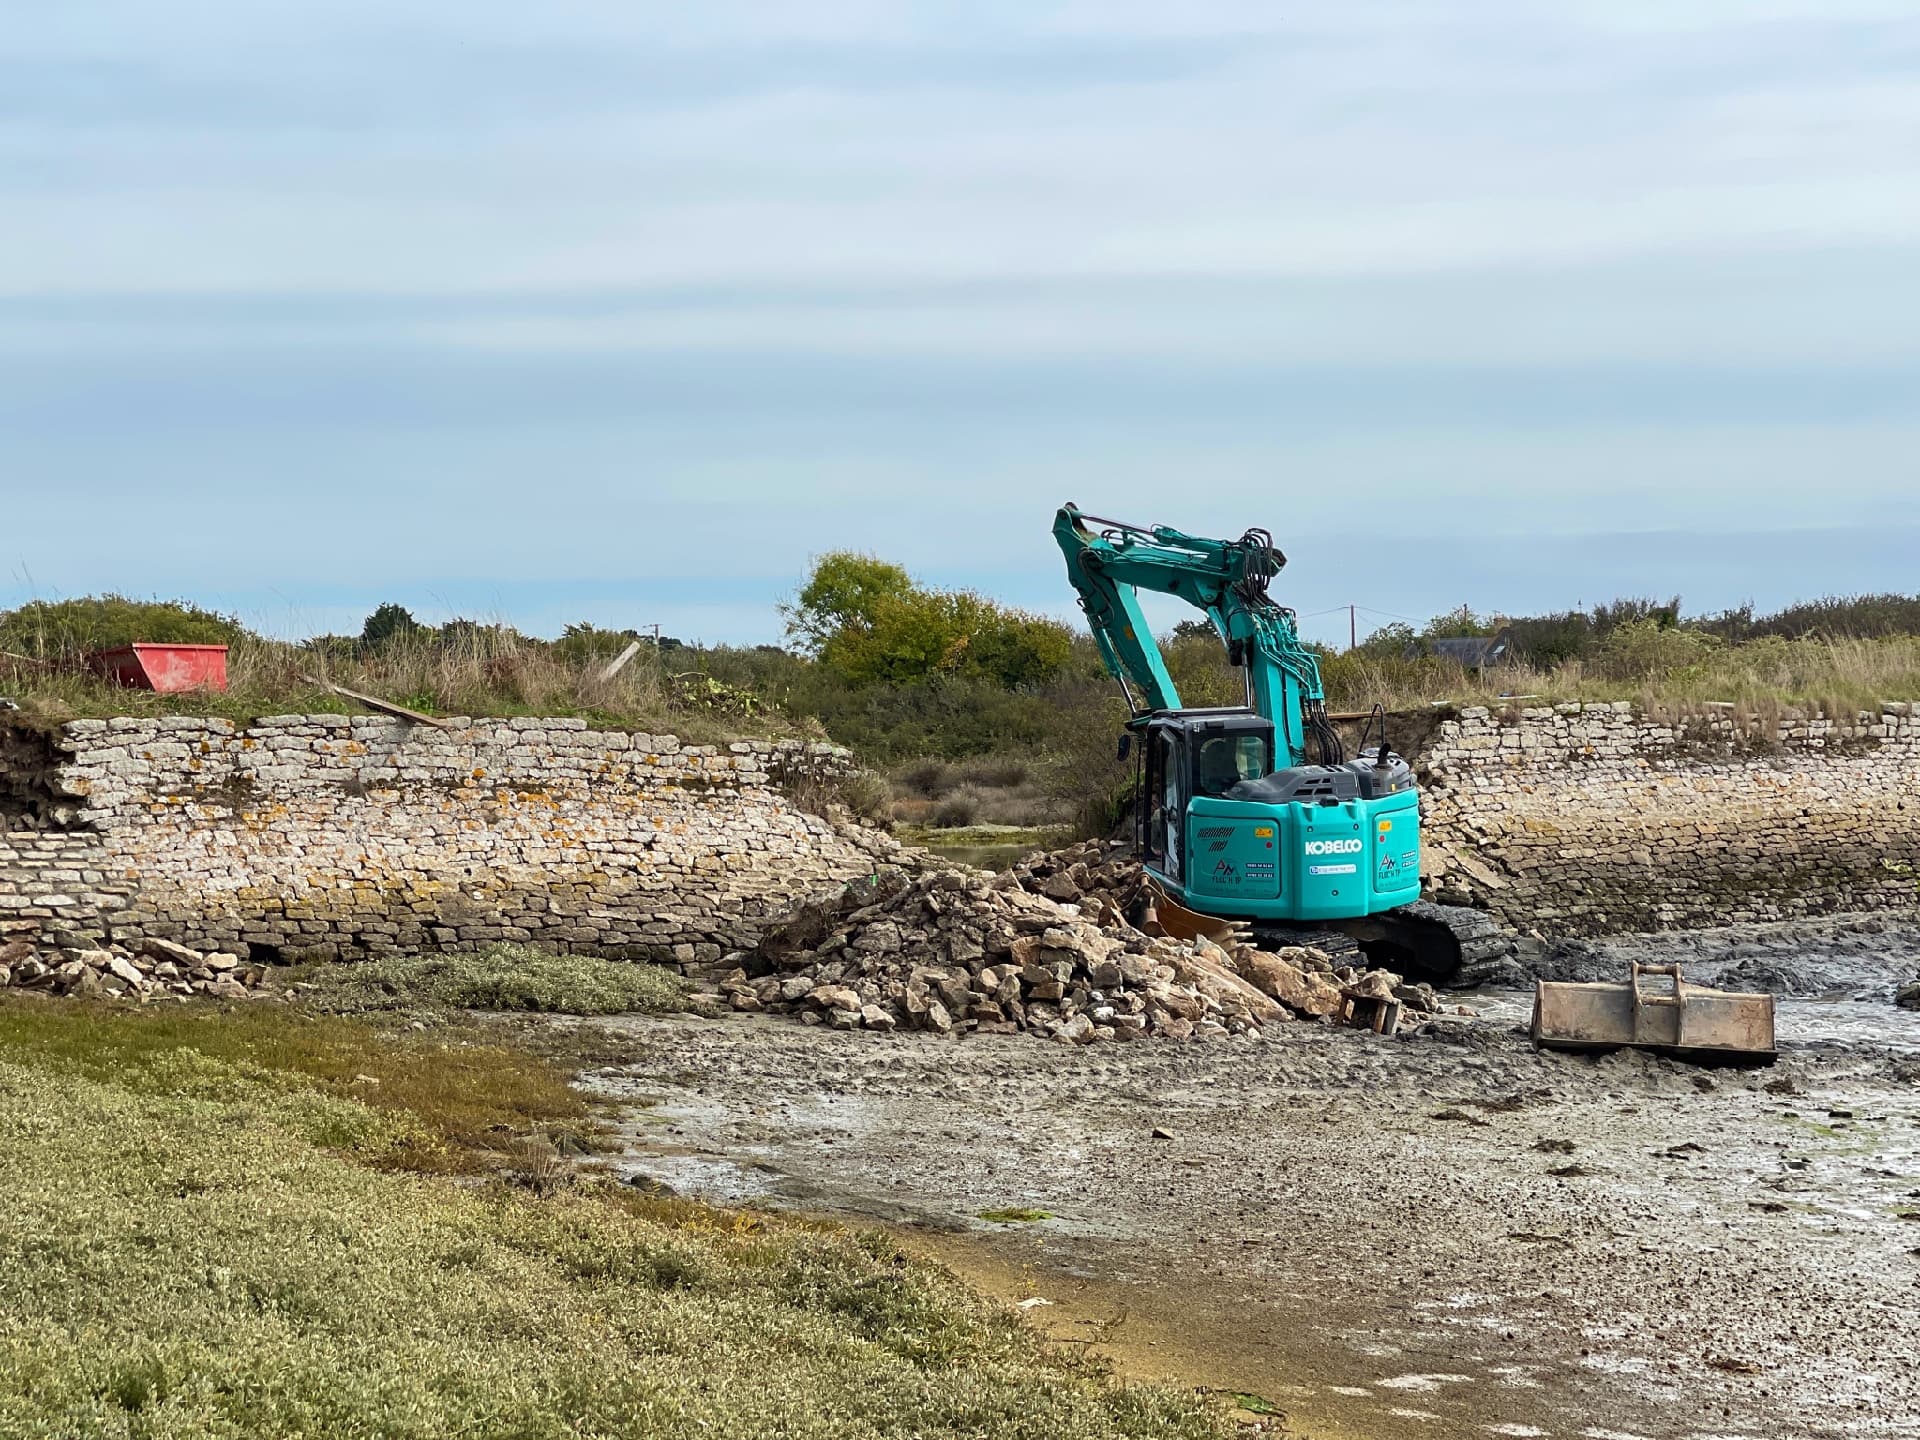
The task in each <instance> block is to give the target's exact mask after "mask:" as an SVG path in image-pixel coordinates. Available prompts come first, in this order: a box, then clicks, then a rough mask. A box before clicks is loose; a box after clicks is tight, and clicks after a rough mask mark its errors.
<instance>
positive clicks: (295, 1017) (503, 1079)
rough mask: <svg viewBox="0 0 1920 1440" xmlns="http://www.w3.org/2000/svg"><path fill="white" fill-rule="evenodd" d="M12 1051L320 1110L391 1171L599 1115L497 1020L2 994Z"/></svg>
mask: <svg viewBox="0 0 1920 1440" xmlns="http://www.w3.org/2000/svg"><path fill="white" fill-rule="evenodd" d="M0 1057H5V1058H7V1059H9V1060H13V1061H17V1062H19V1063H22V1064H28V1065H32V1066H34V1067H36V1068H39V1069H41V1070H46V1071H55V1072H59V1073H67V1074H73V1075H75V1076H78V1077H81V1078H83V1079H88V1080H99V1081H111V1082H112V1083H113V1084H114V1086H115V1088H116V1089H118V1090H120V1091H122V1092H124V1093H126V1094H129V1095H133V1096H140V1097H146V1098H151V1099H155V1100H161V1101H166V1100H183V1101H199V1100H205V1101H212V1102H234V1103H245V1102H255V1101H259V1102H271V1103H273V1104H277V1105H280V1106H281V1107H282V1109H283V1112H284V1113H286V1114H289V1115H290V1114H293V1113H295V1112H298V1113H300V1114H305V1115H308V1116H310V1118H311V1125H310V1126H309V1128H308V1129H307V1130H305V1131H303V1132H302V1133H304V1134H307V1135H308V1136H309V1138H313V1139H315V1140H316V1143H318V1141H319V1140H320V1139H323V1138H325V1137H327V1136H333V1137H335V1138H336V1139H337V1140H338V1142H339V1143H338V1144H337V1145H336V1146H335V1147H334V1148H339V1149H344V1150H346V1151H348V1152H350V1153H352V1154H353V1155H355V1156H356V1157H357V1158H359V1159H362V1160H364V1161H367V1162H368V1163H371V1164H375V1165H378V1166H381V1167H383V1168H388V1169H409V1170H420V1171H425V1172H441V1171H473V1170H477V1169H484V1168H487V1159H488V1157H489V1156H494V1155H498V1154H501V1153H503V1152H504V1149H505V1148H506V1147H509V1146H510V1145H511V1143H512V1142H513V1141H515V1140H517V1139H525V1138H529V1137H536V1136H544V1135H547V1134H549V1133H551V1132H559V1133H561V1134H564V1135H571V1134H574V1133H577V1132H579V1131H581V1130H582V1129H584V1128H585V1127H586V1126H587V1123H588V1111H587V1106H586V1103H585V1102H584V1101H583V1100H582V1099H581V1098H580V1096H579V1095H578V1094H577V1093H576V1092H575V1091H574V1090H572V1089H571V1088H570V1087H569V1086H568V1085H567V1083H566V1076H565V1075H564V1074H563V1073H562V1072H560V1071H559V1070H556V1069H555V1068H554V1067H553V1066H552V1065H551V1064H550V1063H549V1062H547V1061H546V1060H543V1059H540V1058H538V1057H536V1056H533V1055H530V1054H527V1053H525V1052H523V1051H520V1050H517V1049H513V1048H508V1047H505V1046H502V1045H501V1044H498V1043H496V1039H495V1037H493V1036H492V1035H489V1034H486V1033H485V1032H478V1033H469V1032H466V1031H461V1030H457V1029H448V1028H444V1027H443V1028H440V1029H437V1030H435V1031H430V1032H428V1033H424V1034H423V1033H419V1032H415V1031H413V1030H408V1029H398V1030H386V1029H381V1028H377V1027H376V1026H374V1025H372V1024H368V1023H365V1022H360V1021H355V1020H350V1019H347V1018H343V1017H339V1016H328V1015H312V1014H306V1013H303V1012H301V1011H299V1010H295V1009H288V1008H282V1007H277V1006H276V1007H268V1006H249V1007H246V1008H243V1009H239V1010H235V1011H233V1012H231V1013H222V1012H220V1011H218V1010H215V1009H213V1008H212V1007H210V1006H204V1005H193V1006H178V1007H176V1006H168V1007H165V1008H160V1007H154V1008H151V1009H142V1010H127V1009H122V1008H118V1007H113V1006H105V1005H101V1006H93V1005H85V1004H78V1003H69V1002H66V1001H58V1000H52V999H47V998H43V997H38V996H32V995H22V994H18V993H15V994H11V995H8V994H5V993H4V992H0ZM383 1117H384V1118H383ZM376 1122H378V1123H376Z"/></svg>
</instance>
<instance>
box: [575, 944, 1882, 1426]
mask: <svg viewBox="0 0 1920 1440" xmlns="http://www.w3.org/2000/svg"><path fill="white" fill-rule="evenodd" d="M1667 938H1669V937H1659V938H1658V939H1656V940H1648V941H1643V942H1634V943H1637V944H1641V945H1643V946H1644V947H1645V951H1646V954H1647V958H1654V957H1655V956H1658V955H1661V954H1663V953H1664V954H1666V955H1667V956H1668V958H1671V957H1672V951H1671V950H1667V951H1665V952H1663V950H1662V945H1661V942H1662V941H1664V940H1666V939H1667ZM1817 938H1818V937H1817V936H1816V937H1813V939H1806V940H1804V943H1803V944H1802V946H1801V948H1800V950H1799V951H1798V952H1796V954H1797V955H1798V956H1799V958H1800V960H1801V961H1802V962H1803V963H1804V962H1806V961H1807V956H1808V955H1809V953H1810V952H1811V950H1812V949H1814V948H1816V947H1815V946H1814V943H1813V940H1814V939H1817ZM1882 938H1883V939H1888V943H1887V944H1886V945H1884V946H1883V947H1882V953H1881V958H1880V959H1879V960H1877V961H1876V960H1875V959H1874V957H1872V956H1870V955H1867V954H1866V953H1865V950H1866V948H1867V947H1865V946H1862V947H1860V953H1855V951H1854V950H1852V949H1849V950H1848V951H1847V953H1845V954H1844V955H1842V956H1840V957H1838V959H1836V961H1835V962H1834V963H1835V964H1836V965H1839V966H1840V967H1841V969H1843V970H1846V971H1847V972H1848V974H1849V975H1850V976H1851V979H1850V980H1849V981H1848V983H1845V984H1841V985H1838V986H1835V985H1832V984H1827V983H1826V981H1828V980H1831V979H1833V978H1834V977H1833V975H1832V974H1825V975H1823V976H1820V977H1816V981H1817V983H1818V985H1819V988H1818V991H1817V993H1815V994H1811V995H1799V996H1790V997H1786V998H1783V999H1782V1000H1781V1002H1780V1008H1779V1025H1778V1028H1779V1034H1780V1039H1781V1056H1780V1059H1779V1061H1778V1062H1777V1063H1776V1064H1774V1065H1772V1066H1770V1067H1766V1068H1762V1069H1754V1070H1742V1069H1727V1068H1721V1069H1700V1068H1698V1067H1694V1066H1690V1065H1687V1064H1684V1063H1681V1062H1679V1061H1675V1060H1670V1059H1666V1058H1663V1057H1659V1056H1654V1055H1647V1054H1640V1053H1635V1052H1626V1051H1623V1052H1616V1053H1613V1054H1610V1055H1603V1056H1581V1055H1561V1054H1551V1053H1547V1054H1542V1053H1537V1052H1535V1051H1533V1050H1532V1049H1531V1047H1530V1046H1529V1045H1528V1043H1527V1041H1526V1038H1525V1035H1524V1033H1523V1031H1522V1028H1521V1022H1522V1021H1523V1020H1524V1017H1525V1013H1526V1006H1527V997H1526V996H1525V995H1523V994H1520V993H1517V992H1510V993H1501V994H1492V995H1489V994H1470V995H1462V996H1459V997H1457V998H1458V999H1460V1000H1461V1001H1463V1002H1464V1003H1466V1004H1468V1005H1470V1006H1472V1007H1473V1008H1474V1009H1475V1010H1476V1011H1477V1012H1478V1013H1477V1014H1476V1015H1474V1016H1472V1017H1455V1018H1453V1019H1449V1020H1446V1021H1443V1022H1441V1023H1440V1024H1438V1025H1436V1026H1434V1027H1432V1028H1431V1029H1430V1030H1429V1031H1428V1032H1426V1033H1423V1034H1421V1035H1419V1036H1416V1037H1413V1038H1404V1037H1403V1038H1398V1039H1381V1038H1379V1037H1375V1036H1371V1035H1366V1034H1361V1033H1358V1032H1351V1031H1339V1030H1333V1029H1330V1028H1327V1027H1324V1026H1320V1025H1315V1024H1308V1023H1297V1024H1292V1025H1284V1026H1278V1027H1275V1028H1273V1029H1271V1030H1269V1031H1268V1033H1267V1036H1266V1037H1265V1038H1264V1039H1262V1040H1259V1041H1244V1040H1240V1041H1217V1042H1213V1043H1206V1044H1179V1043H1171V1042H1142V1043H1137V1044H1130V1045H1104V1046H1098V1047H1091V1048H1074V1047H1068V1046H1063V1045H1058V1044H1050V1043H1043V1042H1037V1041H1035V1040H1033V1039H1031V1038H1029V1037H1026V1036H1007V1037H977V1038H970V1039H964V1040H959V1041H951V1040H947V1041H943V1040H939V1039H936V1038H932V1037H928V1036H921V1035H874V1034H867V1033H859V1032H853V1033H844V1032H834V1031H829V1030H827V1029H825V1028H824V1027H816V1028H806V1027H802V1026H799V1025H797V1024H795V1023H793V1022H791V1021H788V1020H774V1019H766V1018H763V1017H751V1016H733V1017H729V1018H726V1019H722V1020H697V1019H677V1018H676V1019H648V1020H614V1021H603V1022H590V1028H591V1030H592V1037H591V1038H592V1042H593V1049H594V1050H595V1052H596V1053H599V1054H602V1055H611V1056H614V1057H617V1063H614V1064H611V1065H608V1066H607V1067H606V1068H604V1069H601V1070H598V1071H595V1072H593V1073H592V1074H591V1075H589V1076H588V1077H587V1078H586V1081H585V1083H586V1084H587V1085H588V1086H589V1088H591V1089H592V1090H593V1091H595V1093H597V1094H599V1095H601V1096H603V1097H605V1098H607V1099H609V1100H612V1101H614V1102H616V1103H617V1106H618V1109H617V1112H616V1113H618V1114H619V1115H620V1116H621V1117H622V1119H621V1124H622V1129H623V1134H624V1139H625V1142H626V1152H625V1153H624V1154H623V1155H622V1156H621V1157H620V1158H619V1159H618V1161H617V1164H618V1167H619V1168H620V1169H621V1170H622V1171H623V1172H624V1173H626V1174H628V1175H629V1176H632V1177H634V1178H636V1179H641V1180H647V1179H651V1180H654V1181H657V1182H660V1183H664V1184H666V1185H668V1186H671V1187H672V1188H674V1189H675V1190H678V1191H680V1192H682V1193H687V1194H692V1195H698V1196H701V1197H704V1198H709V1199H713V1200H716V1201H722V1202H732V1203H740V1202H754V1203H762V1204H772V1205H779V1206H789V1207H794V1208H798V1209H805V1210H810V1211H826V1212H832V1213H836V1214H841V1215H846V1216H852V1217H859V1218H863V1219H870V1220H877V1221H882V1222H886V1223H889V1224H892V1225H895V1226H898V1227H900V1229H901V1231H902V1233H903V1234H905V1235H907V1236H908V1238H909V1243H911V1244H915V1245H917V1246H919V1247H920V1248H921V1249H923V1250H924V1251H925V1252H926V1253H928V1254H930V1255H932V1256H934V1257H936V1258H938V1259H941V1260H942V1261H944V1262H945V1263H947V1264H949V1265H951V1266H952V1267H953V1268H955V1269H956V1270H958V1271H960V1272H961V1273H962V1274H965V1275H967V1276H968V1277H969V1278H971V1279H973V1280H975V1281H976V1282H977V1283H979V1284H980V1285H982V1286H983V1287H984V1288H986V1289H987V1290H989V1291H990V1292H992V1293H995V1294H998V1295H1001V1296H1003V1297H1004V1298H1006V1299H1007V1300H1008V1301H1009V1302H1010V1303H1019V1302H1023V1301H1025V1302H1035V1303H1030V1304H1028V1305H1026V1306H1025V1310H1024V1313H1026V1315H1027V1316H1028V1318H1029V1320H1030V1321H1031V1322H1032V1323H1034V1324H1036V1325H1038V1326H1040V1327H1041V1328H1043V1329H1045V1330H1046V1331H1047V1332H1048V1333H1049V1334H1052V1335H1055V1336H1056V1337H1057V1338H1060V1339H1061V1340H1063V1341H1067V1342H1071V1343H1076V1344H1086V1345H1089V1346H1092V1347H1094V1348H1096V1349H1099V1350H1102V1351H1103V1352H1105V1353H1107V1354H1110V1355H1112V1356H1113V1357H1114V1359H1115V1360H1116V1363H1118V1364H1119V1365H1120V1366H1121V1368H1122V1369H1123V1370H1124V1371H1125V1372H1127V1373H1129V1374H1133V1375H1138V1376H1141V1377H1143V1378H1153V1379H1165V1380H1173V1381H1178V1382H1181V1383H1186V1384H1200V1385H1207V1386H1210V1387H1213V1388H1216V1389H1219V1390H1221V1391H1223V1392H1226V1393H1228V1394H1230V1395H1238V1396H1240V1397H1241V1400H1242V1401H1243V1402H1244V1404H1245V1406H1246V1407H1247V1408H1245V1409H1244V1410H1243V1411H1242V1418H1243V1419H1244V1420H1246V1421H1247V1422H1248V1423H1250V1424H1255V1423H1257V1424H1263V1425H1266V1426H1269V1427H1271V1428H1273V1429H1275V1430H1278V1431H1281V1432H1284V1433H1288V1434H1296V1435H1310V1436H1327V1437H1336V1436H1349V1435H1353V1436H1360V1435H1364V1436H1370V1437H1384V1440H1392V1437H1400V1436H1420V1437H1436V1436H1451V1435H1482V1434H1492V1435H1510V1436H1582V1437H1589V1440H1629V1437H1636V1436H1638V1437H1645V1440H1666V1437H1688V1440H1727V1437H1755V1440H1759V1437H1772V1436H1785V1435H1793V1436H1799V1435H1806V1436H1903V1437H1904V1436H1920V1418H1916V1417H1920V1014H1915V1013H1912V1012H1906V1011H1901V1010H1897V1009H1895V1008H1894V1007H1893V1006H1892V1005H1891V1004H1890V1003H1888V1002H1887V1001H1886V1000H1885V999H1883V998H1866V999H1861V998H1856V995H1859V994H1867V995H1869V996H1873V995H1874V994H1875V987H1876V986H1877V985H1878V983H1879V979H1878V978H1876V977H1877V976H1878V974H1879V971H1880V970H1886V971H1889V972H1895V971H1898V970H1900V969H1901V968H1902V967H1903V966H1905V965H1906V964H1907V961H1906V959H1905V955H1906V953H1907V952H1906V950H1904V949H1903V948H1902V947H1908V946H1912V945H1913V944H1914V942H1915V938H1916V937H1915V934H1914V933H1913V932H1911V931H1908V932H1899V933H1898V934H1897V935H1895V936H1892V937H1891V938H1889V937H1884V936H1883V937H1882ZM1771 944H1772V941H1771V939H1770V938H1769V941H1768V945H1767V946H1763V947H1762V948H1761V949H1760V950H1758V951H1753V952H1750V953H1748V954H1746V955H1742V954H1740V953H1738V946H1734V947H1731V948H1730V949H1729V950H1728V952H1727V953H1725V954H1724V955H1721V956H1720V957H1719V959H1720V962H1721V964H1722V968H1726V969H1736V970H1737V969H1738V967H1739V966H1740V965H1742V964H1743V963H1746V962H1748V961H1752V960H1754V959H1756V958H1761V959H1769V961H1770V963H1771V958H1772V956H1773V951H1772V949H1771V948H1770V947H1771ZM1679 958H1683V959H1685V958H1687V957H1686V955H1684V954H1683V955H1681V956H1680V957H1679ZM1787 958H1791V957H1787ZM1876 966H1877V967H1878V968H1877V969H1876ZM1702 978H1705V977H1704V976H1703V977H1702ZM1867 981H1871V982H1872V983H1864V982H1867ZM1015 1213H1023V1214H1025V1215H1027V1216H1028V1217H1029V1218H1025V1219H1020V1220H1014V1219H987V1218H982V1217H983V1216H989V1215H999V1216H1009V1215H1012V1214H1015ZM1041 1217H1044V1218H1041ZM1038 1302H1045V1303H1038Z"/></svg>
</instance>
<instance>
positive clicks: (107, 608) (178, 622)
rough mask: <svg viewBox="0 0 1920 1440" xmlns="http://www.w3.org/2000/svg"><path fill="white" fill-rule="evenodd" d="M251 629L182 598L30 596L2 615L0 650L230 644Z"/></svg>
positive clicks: (52, 656) (61, 655) (43, 655)
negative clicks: (55, 597)
mask: <svg viewBox="0 0 1920 1440" xmlns="http://www.w3.org/2000/svg"><path fill="white" fill-rule="evenodd" d="M246 634H247V629H246V627H245V626H244V625H242V624H241V623H240V622H239V621H238V620H236V619H234V618H233V617H232V616H230V615H220V614H216V613H215V612H213V611H211V610H202V609H201V608H200V607H199V606H197V605H192V604H189V603H188V602H186V601H184V600H130V599H128V598H127V597H126V596H124V595H113V594H108V595H87V596H83V597H81V598H79V599H77V600H30V601H28V602H27V603H26V604H25V605H22V606H21V607H20V608H19V609H18V610H12V611H8V612H6V613H5V614H0V650H10V651H12V652H13V653H14V654H17V655H26V656H29V657H30V658H32V659H35V660H63V659H69V658H72V657H75V656H80V655H85V654H88V653H90V652H92V651H95V650H111V649H113V648H114V647H115V646H119V645H132V644H135V643H138V642H151V643H153V644H157V645H231V644H233V643H234V642H235V641H237V640H239V639H240V638H241V637H243V636H245V635H246Z"/></svg>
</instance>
